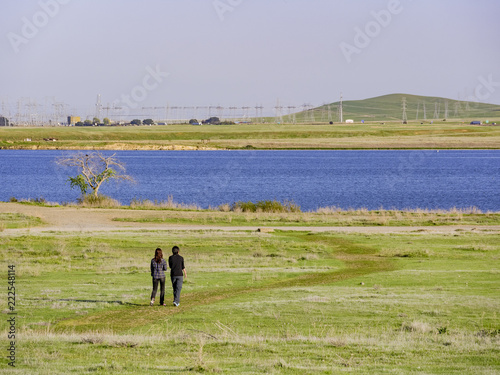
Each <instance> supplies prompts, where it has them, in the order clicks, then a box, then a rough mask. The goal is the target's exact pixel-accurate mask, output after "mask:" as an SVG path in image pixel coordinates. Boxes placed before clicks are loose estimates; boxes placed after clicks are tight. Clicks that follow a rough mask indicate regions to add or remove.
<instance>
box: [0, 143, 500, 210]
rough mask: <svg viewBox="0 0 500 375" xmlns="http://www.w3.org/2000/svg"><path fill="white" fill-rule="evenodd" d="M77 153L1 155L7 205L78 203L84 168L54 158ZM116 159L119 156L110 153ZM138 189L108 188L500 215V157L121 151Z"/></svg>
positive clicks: (111, 187) (211, 198)
mask: <svg viewBox="0 0 500 375" xmlns="http://www.w3.org/2000/svg"><path fill="white" fill-rule="evenodd" d="M70 153H71V152H70V151H20V150H0V200H2V201H7V200H9V198H10V197H16V198H17V199H21V198H24V199H27V198H40V197H43V198H45V199H46V200H48V201H52V202H60V203H63V202H74V201H76V199H77V198H78V196H79V191H77V190H72V189H71V188H70V186H69V184H68V183H67V182H66V181H67V178H68V176H74V175H76V174H77V173H76V170H75V169H71V168H68V167H61V166H58V165H57V164H56V163H55V162H54V160H55V158H56V157H58V156H61V155H68V154H70ZM104 154H107V155H109V154H112V152H104ZM116 157H118V158H119V159H120V160H121V161H123V162H124V163H125V164H126V167H127V173H128V174H130V175H131V176H133V177H134V178H135V180H136V181H137V183H136V184H129V183H122V184H119V185H116V184H114V183H111V184H108V185H105V186H104V187H103V188H102V189H101V192H102V193H103V194H106V195H109V196H111V197H113V198H115V199H117V200H119V201H120V202H122V203H124V204H128V203H130V201H131V200H132V199H133V198H137V199H150V200H153V201H154V200H157V201H161V200H167V198H168V196H169V195H172V196H173V198H174V200H175V201H176V202H182V203H195V204H198V205H199V206H201V207H203V208H207V207H209V206H216V205H219V204H222V203H233V202H235V201H254V202H256V201H259V200H268V199H276V200H279V201H285V200H289V201H293V202H295V203H296V204H298V205H300V206H301V208H302V209H303V210H314V209H316V208H318V207H326V206H337V207H341V208H345V209H346V208H361V207H365V208H368V209H378V208H381V207H383V208H386V209H390V208H397V209H405V208H429V209H436V208H441V209H449V208H453V207H458V208H467V207H471V206H475V207H477V208H479V209H481V210H484V211H487V210H491V211H500V189H499V188H500V150H488V151H485V150H472V151H470V150H467V151H465V150H454V151H447V150H441V151H439V152H438V151H436V150H427V151H426V150H424V151H411V150H410V151H117V152H116Z"/></svg>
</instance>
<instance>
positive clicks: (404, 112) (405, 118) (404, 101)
mask: <svg viewBox="0 0 500 375" xmlns="http://www.w3.org/2000/svg"><path fill="white" fill-rule="evenodd" d="M402 101H403V103H402V106H403V124H407V123H408V116H407V114H406V108H407V104H406V97H403V99H402Z"/></svg>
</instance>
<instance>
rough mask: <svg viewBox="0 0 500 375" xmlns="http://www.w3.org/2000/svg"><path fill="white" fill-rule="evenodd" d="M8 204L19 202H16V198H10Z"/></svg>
mask: <svg viewBox="0 0 500 375" xmlns="http://www.w3.org/2000/svg"><path fill="white" fill-rule="evenodd" d="M9 202H11V203H16V202H19V201H18V200H17V198H16V197H10V198H9Z"/></svg>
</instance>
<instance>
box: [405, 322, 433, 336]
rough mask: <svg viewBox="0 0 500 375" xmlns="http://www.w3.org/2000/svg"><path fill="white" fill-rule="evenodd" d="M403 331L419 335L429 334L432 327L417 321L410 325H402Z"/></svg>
mask: <svg viewBox="0 0 500 375" xmlns="http://www.w3.org/2000/svg"><path fill="white" fill-rule="evenodd" d="M401 329H402V330H403V331H407V332H417V333H428V332H430V331H431V330H432V329H431V326H430V325H429V324H427V323H423V322H417V321H414V322H411V323H409V324H408V323H404V324H403V325H402V327H401Z"/></svg>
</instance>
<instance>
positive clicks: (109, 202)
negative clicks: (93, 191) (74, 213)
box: [78, 195, 121, 208]
mask: <svg viewBox="0 0 500 375" xmlns="http://www.w3.org/2000/svg"><path fill="white" fill-rule="evenodd" d="M78 203H79V204H81V205H82V206H84V207H107V208H110V207H120V206H121V204H120V202H118V201H117V200H116V199H113V198H110V197H107V196H105V195H98V196H95V195H84V196H83V197H81V198H78Z"/></svg>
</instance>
